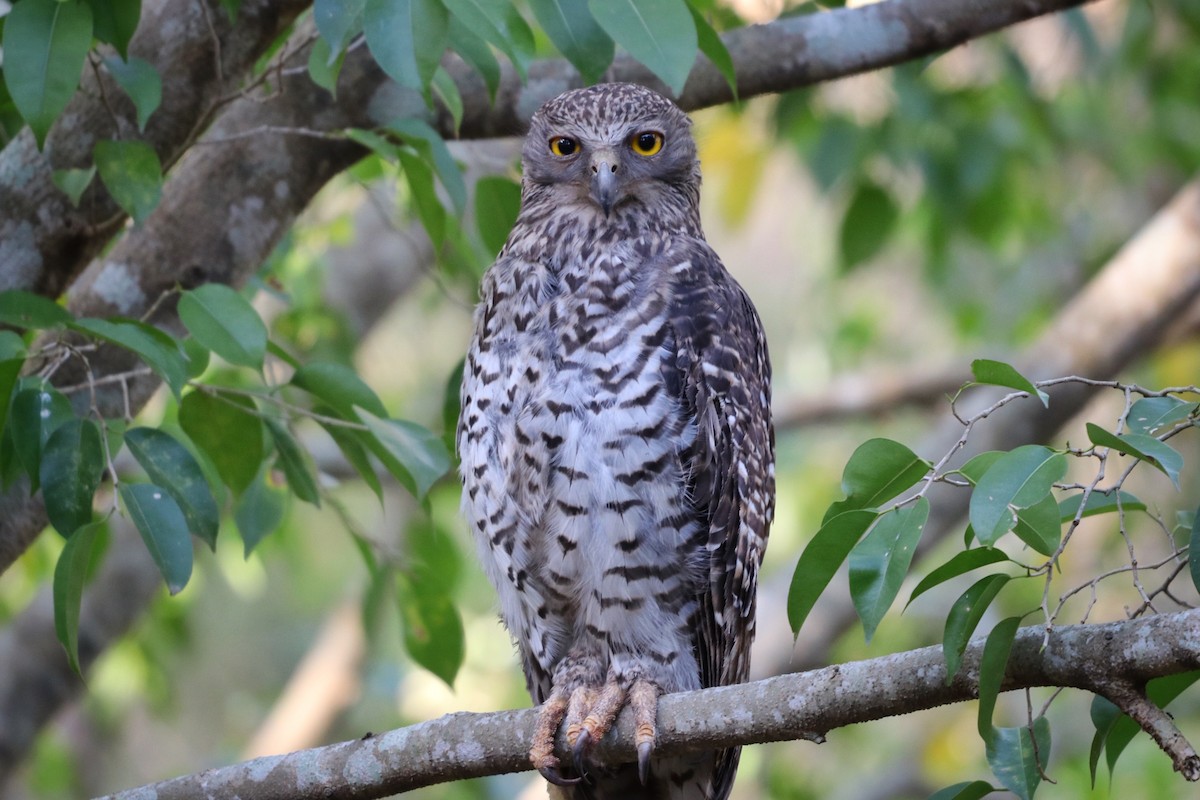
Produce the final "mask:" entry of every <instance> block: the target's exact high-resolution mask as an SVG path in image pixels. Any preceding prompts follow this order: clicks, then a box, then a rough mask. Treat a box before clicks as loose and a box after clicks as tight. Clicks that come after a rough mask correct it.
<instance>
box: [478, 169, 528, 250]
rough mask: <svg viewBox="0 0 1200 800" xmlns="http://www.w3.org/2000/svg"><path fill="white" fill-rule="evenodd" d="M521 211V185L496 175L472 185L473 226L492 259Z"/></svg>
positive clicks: (505, 239) (506, 238) (481, 179)
mask: <svg viewBox="0 0 1200 800" xmlns="http://www.w3.org/2000/svg"><path fill="white" fill-rule="evenodd" d="M520 210H521V185H520V184H519V183H517V182H516V181H513V180H510V179H508V178H504V177H501V176H499V175H489V176H487V177H484V178H480V179H479V181H478V182H476V184H475V224H476V225H477V226H478V227H479V237H480V238H481V239H482V240H483V246H484V247H486V248H487V250H488V253H489V254H490V255H492V256H495V255H496V254H497V253H499V252H500V248H502V247H504V243H505V242H506V241H508V234H509V232H510V231H511V230H512V226H513V225H514V224H515V223H516V221H517V214H518V213H519V212H520Z"/></svg>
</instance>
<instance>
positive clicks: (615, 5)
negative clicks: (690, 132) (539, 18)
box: [588, 0, 699, 97]
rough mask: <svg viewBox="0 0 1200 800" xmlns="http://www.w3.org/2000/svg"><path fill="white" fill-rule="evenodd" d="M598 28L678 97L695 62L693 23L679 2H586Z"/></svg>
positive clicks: (685, 5)
mask: <svg viewBox="0 0 1200 800" xmlns="http://www.w3.org/2000/svg"><path fill="white" fill-rule="evenodd" d="M588 8H589V9H591V12H592V16H593V17H594V18H595V20H596V22H597V23H599V25H600V27H601V28H603V29H604V31H605V32H606V33H607V34H608V35H609V36H611V37H612V38H613V41H615V42H616V43H617V44H619V45H621V47H624V48H625V49H626V50H628V51H629V54H630V55H631V56H633V57H634V58H636V59H637V60H638V61H640V62H642V63H643V64H645V65H646V67H648V68H649V70H650V71H651V72H653V73H654V74H655V75H657V76H658V77H659V78H661V79H662V81H663V83H665V84H666V85H667V86H668V87H669V88H670V90H671V91H672V92H673V93H674V94H675V96H676V97H678V96H679V95H680V94H682V93H683V85H684V84H685V83H687V78H688V74H689V73H691V71H692V65H693V64H695V63H696V48H697V46H698V44H699V42H698V40H697V38H696V24H695V23H694V22H692V14H691V12H690V11H689V10H688V7H687V4H686V3H685V2H684V1H683V0H588Z"/></svg>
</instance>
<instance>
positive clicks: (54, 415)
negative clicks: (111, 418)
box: [8, 383, 75, 492]
mask: <svg viewBox="0 0 1200 800" xmlns="http://www.w3.org/2000/svg"><path fill="white" fill-rule="evenodd" d="M72 419H75V414H74V412H73V411H71V403H70V401H69V400H67V398H66V397H64V396H63V395H62V394H61V393H60V392H59V391H58V390H57V389H55V388H54V387H52V386H51V385H50V384H48V383H43V384H41V385H40V386H28V387H26V388H23V389H18V391H17V393H16V395H15V396H14V397H13V399H12V405H11V419H10V424H9V427H8V430H9V431H10V432H11V433H12V440H13V450H14V451H16V454H17V458H18V459H20V461H21V464H22V465H24V467H25V472H26V474H27V475H29V490H30V492H36V491H37V489H38V487H39V486H40V485H41V481H40V477H39V476H40V475H41V464H42V452H43V448H44V447H45V446H46V442H47V441H48V440H49V439H50V434H52V433H54V431H56V430H58V428H59V426H61V425H64V424H66V423H67V422H68V421H69V420H72Z"/></svg>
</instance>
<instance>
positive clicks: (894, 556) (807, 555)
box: [788, 359, 1200, 799]
mask: <svg viewBox="0 0 1200 800" xmlns="http://www.w3.org/2000/svg"><path fill="white" fill-rule="evenodd" d="M972 367H973V372H974V377H975V381H974V383H973V384H969V386H970V385H990V386H1000V387H1004V388H1007V389H1010V390H1012V392H1011V393H1010V394H1008V395H1006V396H1005V397H1003V398H1002V399H1000V400H999V401H997V402H996V403H994V404H993V405H992V406H990V407H988V408H987V409H985V410H983V411H981V412H980V413H978V414H977V415H975V416H973V417H971V418H970V419H966V420H963V424H964V428H965V431H964V434H963V436H962V438H961V439H960V440H959V441H958V442H957V443H956V445H955V446H954V448H953V449H951V451H950V452H949V453H947V454H946V455H945V456H944V457H942V458H941V459H940V460H939V461H938V462H937V463H936V464H934V463H931V462H929V461H927V460H924V459H922V458H920V457H919V456H917V455H916V454H915V453H913V452H912V451H911V450H910V449H909V448H908V447H906V446H905V445H903V444H901V443H899V442H895V441H892V440H889V439H872V440H870V441H868V442H866V443H864V444H863V445H861V446H860V447H859V448H858V449H857V450H855V452H854V454H853V455H851V457H850V459H849V461H848V462H847V464H846V467H845V471H844V473H843V477H842V490H843V492H844V493H845V494H846V497H845V499H843V500H840V501H837V502H835V503H833V504H832V505H831V506H830V507H829V509H828V511H827V512H826V514H825V518H824V521H823V523H822V525H821V527H820V529H819V530H818V531H817V532H816V534H814V535H813V537H812V539H811V540H810V542H809V543H808V545H807V546H806V547H805V549H804V551H803V552H802V554H801V555H800V558H799V561H798V562H797V564H796V568H795V571H794V574H793V577H792V583H791V590H790V592H789V595H788V619H789V621H790V623H791V626H792V629H793V631H796V632H799V630H800V627H801V625H803V623H804V621H805V619H806V618H807V617H808V615H809V613H810V612H811V611H812V609H813V607H814V606H815V604H816V602H817V600H818V598H819V597H820V596H821V595H822V594H823V593H824V592H825V591H826V589H827V587H828V586H829V584H830V582H831V581H832V579H833V577H834V576H835V574H836V573H837V572H838V570H839V569H840V568H841V567H842V566H843V565H844V564H845V565H847V566H848V572H849V588H850V595H851V598H852V600H853V602H854V607H855V609H856V610H857V612H858V616H859V618H860V620H861V621H862V625H863V630H864V633H865V635H866V638H867V639H868V640H870V638H871V637H872V635H873V634H874V633H875V631H876V629H877V628H878V626H879V625H880V623H881V621H882V620H883V618H884V615H885V614H886V613H887V611H888V610H889V609H890V608H891V607H892V605H893V603H894V602H895V600H896V598H897V596H898V595H899V593H900V590H901V588H902V586H903V584H904V582H905V580H906V579H907V578H908V576H909V574H910V568H911V566H912V564H913V559H914V554H915V553H916V551H917V547H918V545H919V543H920V541H921V537H922V533H923V532H924V529H925V526H926V522H927V521H928V518H929V510H930V507H929V501H928V499H927V497H926V494H927V492H928V490H929V488H930V487H931V486H933V485H934V484H935V483H948V484H950V485H953V486H956V487H958V488H959V489H961V490H963V491H967V492H970V501H969V523H968V525H967V527H966V529H965V531H964V532H963V541H964V549H962V550H961V551H960V552H957V553H955V554H954V555H953V556H951V557H950V558H949V559H947V560H945V561H943V562H941V563H937V564H934V565H933V566H931V567H929V568H928V569H926V570H925V571H924V574H923V575H922V576H921V577H920V578H919V580H918V581H917V583H916V585H915V586H914V587H913V588H912V590H911V592H910V594H909V598H908V601H907V604H906V605H908V604H911V603H912V602H913V601H914V600H916V599H917V598H918V597H920V596H921V595H923V594H925V593H926V592H928V591H929V590H931V589H933V588H935V587H937V586H940V585H942V584H944V583H946V582H947V581H949V580H951V579H953V578H957V577H959V576H962V575H967V574H969V573H978V572H980V571H982V572H983V575H982V577H979V578H977V579H976V580H975V582H974V583H972V584H971V585H970V586H969V587H968V588H967V589H966V590H965V591H963V592H962V593H961V594H960V595H959V596H958V598H957V599H956V600H954V602H953V603H952V604H951V605H950V608H949V611H948V613H947V614H946V618H945V624H944V630H943V635H942V648H943V652H944V654H945V660H946V674H947V680H953V679H954V677H955V676H956V675H957V674H958V673H959V671H960V669H961V668H962V661H963V653H964V651H965V650H966V647H967V644H968V642H969V640H970V638H971V636H972V634H973V633H974V632H975V631H976V629H977V628H978V627H979V625H980V623H981V621H982V620H983V618H984V615H985V614H986V613H987V612H988V610H989V609H991V608H992V607H993V606H994V604H995V602H996V600H997V598H998V597H999V596H1000V595H1001V594H1002V593H1004V592H1005V590H1006V589H1011V587H1013V586H1016V585H1017V584H1020V583H1027V582H1030V581H1042V582H1044V583H1045V585H1046V590H1045V591H1046V593H1047V595H1048V592H1049V585H1050V582H1051V581H1052V580H1053V579H1054V577H1055V575H1056V574H1057V573H1058V572H1059V570H1060V562H1061V559H1062V558H1063V555H1064V553H1065V552H1066V551H1067V547H1068V546H1069V543H1070V540H1071V536H1072V534H1073V533H1074V531H1075V530H1076V528H1077V527H1078V526H1079V524H1080V521H1081V520H1082V519H1084V518H1085V517H1091V516H1095V515H1102V514H1112V515H1115V516H1116V517H1117V519H1118V523H1119V526H1120V531H1121V533H1122V535H1128V534H1126V533H1125V518H1126V515H1128V514H1131V513H1134V512H1143V513H1147V512H1148V508H1147V504H1146V503H1144V502H1142V501H1141V500H1140V499H1138V497H1136V496H1135V495H1133V494H1132V493H1130V492H1128V491H1126V490H1125V489H1124V488H1123V485H1124V483H1125V480H1126V479H1127V478H1128V476H1129V474H1130V473H1131V472H1132V471H1133V469H1134V467H1136V466H1138V465H1147V466H1149V467H1151V468H1153V469H1155V470H1157V471H1158V472H1160V473H1162V474H1163V475H1165V476H1166V477H1167V478H1168V479H1169V480H1170V481H1171V482H1172V484H1173V485H1174V486H1175V487H1176V488H1178V487H1179V472H1180V470H1181V468H1182V467H1183V455H1182V453H1181V452H1180V451H1179V450H1178V449H1176V448H1175V447H1173V446H1172V445H1170V444H1168V443H1167V441H1168V440H1170V439H1172V438H1174V437H1175V436H1177V435H1179V434H1181V433H1183V432H1185V431H1188V430H1191V429H1193V428H1195V427H1197V426H1198V425H1200V401H1198V398H1197V394H1198V392H1197V389H1196V387H1185V388H1183V389H1182V390H1174V391H1166V392H1149V391H1146V390H1142V389H1138V388H1136V387H1118V388H1122V389H1125V390H1126V391H1127V392H1128V394H1129V395H1133V394H1135V393H1140V394H1142V395H1143V396H1142V397H1141V399H1138V400H1136V401H1132V400H1131V401H1130V403H1129V404H1128V405H1127V407H1126V410H1125V413H1123V414H1122V416H1121V419H1120V420H1119V421H1118V425H1117V428H1116V431H1115V432H1114V431H1109V430H1106V429H1104V428H1102V427H1100V426H1098V425H1095V424H1091V423H1089V424H1088V426H1087V432H1088V436H1089V439H1090V446H1089V447H1087V448H1085V449H1082V450H1071V449H1066V450H1053V449H1051V448H1048V447H1044V446H1041V445H1024V446H1021V447H1017V448H1015V449H1013V450H1010V451H989V452H985V453H981V454H979V455H976V456H974V457H973V458H971V459H970V460H968V461H967V462H966V463H964V464H962V465H961V466H959V467H957V468H950V467H948V464H949V463H950V462H951V458H952V456H953V455H954V454H955V453H956V452H957V451H958V450H959V449H960V448H961V447H962V446H963V445H964V444H965V443H966V442H967V440H968V437H969V435H970V432H971V430H972V428H973V427H974V426H975V425H976V424H977V423H978V422H980V421H981V420H983V419H985V418H986V417H987V416H989V415H990V414H991V413H993V412H994V411H996V410H997V409H999V408H1000V407H1002V406H1004V405H1007V404H1008V403H1010V402H1014V401H1016V400H1020V399H1027V398H1036V399H1037V400H1038V401H1040V402H1041V403H1043V404H1047V403H1049V395H1048V394H1047V393H1046V392H1045V391H1044V387H1045V386H1048V385H1049V384H1050V383H1054V382H1046V383H1043V384H1035V383H1033V382H1031V381H1029V380H1028V379H1027V378H1025V377H1024V376H1023V375H1021V374H1020V373H1019V372H1018V371H1017V370H1016V369H1015V368H1013V367H1012V366H1011V365H1009V364H1005V363H1002V362H997V361H990V360H986V359H980V360H977V361H975V362H974V364H973V365H972ZM1066 380H1069V379H1066ZM964 388H966V387H964ZM1180 395H1184V396H1185V397H1186V396H1189V395H1190V397H1188V399H1184V397H1181V396H1180ZM1117 454H1123V455H1126V456H1129V457H1130V458H1132V459H1134V462H1133V464H1132V465H1131V466H1130V467H1128V468H1127V469H1126V470H1125V471H1123V472H1122V473H1121V474H1120V475H1119V476H1118V477H1117V478H1116V479H1115V480H1113V481H1111V482H1110V483H1107V484H1103V479H1104V475H1105V469H1104V466H1105V465H1106V464H1107V463H1108V460H1109V458H1110V456H1112V457H1115V456H1116V455H1117ZM1071 458H1075V459H1077V460H1080V461H1083V460H1085V459H1086V460H1095V461H1096V462H1097V463H1098V464H1099V468H1098V469H1097V471H1096V473H1095V476H1094V478H1093V479H1091V480H1090V481H1086V482H1083V483H1066V482H1065V478H1066V475H1067V468H1068V460H1069V459H1071ZM1195 529H1196V526H1195V523H1194V518H1191V517H1189V516H1187V515H1182V516H1181V517H1180V519H1179V524H1178V525H1177V527H1176V532H1175V535H1176V536H1177V537H1180V538H1185V539H1186V541H1187V544H1185V545H1181V546H1179V547H1178V549H1177V550H1176V553H1175V554H1174V556H1173V560H1175V561H1177V562H1178V563H1179V565H1180V567H1182V566H1183V565H1184V564H1185V563H1187V561H1188V559H1187V553H1188V552H1195V549H1194V548H1195V547H1200V535H1198V534H1197V532H1196V530H1195ZM1033 554H1036V555H1037V556H1041V557H1043V558H1044V559H1045V560H1044V561H1041V562H1040V563H1036V564H1032V565H1031V564H1028V563H1026V560H1027V559H1028V558H1029V556H1030V555H1033ZM1191 563H1192V565H1193V566H1192V570H1191V574H1192V578H1193V582H1194V584H1195V586H1196V587H1197V588H1200V580H1197V570H1196V569H1195V566H1194V565H1195V561H1194V560H1192V561H1191ZM1178 572H1179V570H1176V572H1175V573H1174V574H1172V576H1171V577H1169V578H1168V579H1167V583H1166V584H1164V587H1165V586H1166V585H1168V584H1169V582H1170V580H1171V579H1173V577H1174V575H1175V574H1178ZM1093 585H1094V584H1093ZM1071 593H1072V592H1068V593H1067V595H1068V596H1069V595H1070V594H1071ZM1060 609H1061V605H1060ZM1028 613H1029V612H1027V613H1024V614H1018V615H1015V616H1009V617H1006V618H1004V619H1003V621H1001V622H999V623H997V624H995V625H994V627H993V628H992V630H991V632H990V633H989V634H988V637H987V642H986V645H985V648H984V652H983V658H982V662H981V663H980V665H979V676H978V680H979V725H978V727H979V734H980V737H981V738H982V740H983V742H984V744H985V747H986V752H987V759H988V763H989V765H990V766H991V768H992V772H993V774H994V776H995V778H996V780H997V781H999V783H1000V784H1001V786H1003V787H1004V788H1005V789H1008V790H1009V791H1011V792H1013V793H1014V794H1016V795H1017V796H1018V797H1022V798H1026V799H1027V798H1030V797H1032V796H1033V794H1034V792H1035V790H1036V789H1037V787H1038V786H1039V785H1040V784H1041V782H1042V780H1043V778H1044V775H1045V767H1046V764H1047V763H1048V759H1049V755H1050V746H1051V740H1050V725H1049V721H1048V720H1047V719H1046V717H1045V714H1044V711H1043V713H1042V714H1039V715H1037V716H1036V718H1034V717H1031V719H1030V721H1029V724H1027V725H1025V726H1020V727H1012V728H1005V727H996V726H995V725H993V723H992V714H993V710H994V707H995V702H996V697H997V695H998V693H999V691H1000V687H1001V682H1002V678H1003V676H1004V672H1005V668H1006V665H1007V663H1008V657H1009V651H1010V649H1011V647H1012V643H1013V638H1014V636H1015V634H1016V631H1017V628H1018V626H1019V625H1020V623H1021V621H1022V620H1023V619H1024V618H1025V616H1027V614H1028ZM1045 614H1046V618H1045V625H1046V626H1047V628H1049V627H1050V626H1052V625H1053V624H1054V623H1055V620H1056V617H1057V611H1055V612H1051V611H1050V610H1049V608H1048V607H1047V608H1046V609H1045ZM1195 677H1196V676H1191V678H1190V679H1189V680H1188V681H1187V683H1190V682H1191V681H1192V680H1194V679H1195ZM1172 685H1173V684H1172ZM1180 691H1182V689H1180ZM1172 697H1173V695H1172ZM1156 699H1158V698H1156ZM1107 702H1108V701H1106V700H1102V699H1100V698H1098V699H1097V703H1098V704H1099V705H1098V706H1094V707H1093V718H1094V719H1096V720H1098V721H1097V722H1096V728H1097V739H1096V744H1095V745H1094V746H1093V758H1092V768H1093V776H1094V775H1095V766H1096V763H1097V759H1098V757H1099V756H1098V755H1097V754H1098V753H1099V752H1100V751H1101V750H1103V748H1104V744H1105V742H1106V741H1107V742H1108V743H1109V749H1108V753H1109V766H1110V768H1111V767H1112V765H1113V764H1114V763H1115V762H1116V758H1117V756H1118V755H1119V753H1120V751H1121V749H1122V748H1123V747H1124V745H1125V743H1127V741H1128V740H1127V738H1122V737H1124V736H1125V734H1126V733H1128V734H1129V735H1130V736H1131V735H1132V732H1134V731H1136V730H1137V727H1136V725H1134V724H1133V723H1132V722H1130V721H1128V718H1125V719H1126V723H1125V725H1123V726H1122V727H1121V728H1120V729H1119V730H1120V731H1122V733H1121V735H1120V736H1119V737H1118V738H1117V739H1113V738H1111V737H1112V730H1113V729H1114V728H1115V719H1116V717H1117V716H1118V712H1117V710H1116V709H1115V707H1111V708H1110V706H1111V704H1108V705H1105V703H1107ZM1097 708H1099V709H1100V710H1096V709H1097ZM1129 726H1132V728H1131V727H1129ZM991 791H994V789H993V788H992V787H991V785H990V784H987V783H985V782H972V783H967V784H960V785H957V786H955V787H949V788H947V789H945V790H943V791H942V792H939V793H937V794H936V795H934V796H935V797H939V798H941V797H962V798H966V797H982V796H983V795H984V794H987V793H989V792H991Z"/></svg>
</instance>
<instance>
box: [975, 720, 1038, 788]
mask: <svg viewBox="0 0 1200 800" xmlns="http://www.w3.org/2000/svg"><path fill="white" fill-rule="evenodd" d="M987 760H988V765H989V766H990V767H991V768H992V774H993V775H995V776H996V780H998V781H999V782H1000V784H1001V785H1002V786H1004V788H1006V789H1008V790H1009V791H1010V792H1012V793H1013V794H1015V795H1016V796H1017V797H1019V798H1021V800H1031V798H1032V797H1033V793H1034V792H1035V791H1036V790H1037V787H1038V784H1040V783H1041V782H1042V770H1043V769H1044V768H1045V766H1046V764H1047V763H1048V762H1049V760H1050V723H1049V722H1048V721H1047V720H1046V718H1045V717H1038V718H1037V719H1035V720H1034V721H1033V733H1032V735H1031V734H1030V732H1029V728H1028V727H1022V728H995V729H993V731H992V736H991V738H989V739H988V742H987ZM1039 762H1040V763H1041V767H1039V766H1038V764H1039Z"/></svg>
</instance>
